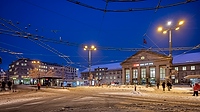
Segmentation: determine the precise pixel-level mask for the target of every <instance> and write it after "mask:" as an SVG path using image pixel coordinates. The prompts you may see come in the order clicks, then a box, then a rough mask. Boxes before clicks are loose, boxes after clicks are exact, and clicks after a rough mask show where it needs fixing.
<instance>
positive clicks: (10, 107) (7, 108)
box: [5, 106, 21, 109]
mask: <svg viewBox="0 0 200 112" xmlns="http://www.w3.org/2000/svg"><path fill="white" fill-rule="evenodd" d="M20 107H21V106H18V107H9V108H5V109H15V108H20Z"/></svg>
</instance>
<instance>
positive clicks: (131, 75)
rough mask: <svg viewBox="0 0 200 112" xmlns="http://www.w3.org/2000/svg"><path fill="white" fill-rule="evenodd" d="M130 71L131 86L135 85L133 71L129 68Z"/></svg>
mask: <svg viewBox="0 0 200 112" xmlns="http://www.w3.org/2000/svg"><path fill="white" fill-rule="evenodd" d="M129 69H130V85H132V84H133V69H132V67H130V68H129Z"/></svg>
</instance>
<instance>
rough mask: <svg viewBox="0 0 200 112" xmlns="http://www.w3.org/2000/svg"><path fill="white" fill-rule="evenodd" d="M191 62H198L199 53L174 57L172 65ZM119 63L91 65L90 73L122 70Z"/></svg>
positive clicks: (86, 70) (199, 60)
mask: <svg viewBox="0 0 200 112" xmlns="http://www.w3.org/2000/svg"><path fill="white" fill-rule="evenodd" d="M133 56H134V55H133ZM123 62H124V61H123ZM192 62H200V52H196V53H188V54H181V55H176V56H174V57H173V64H183V63H192ZM120 63H121V62H119V63H109V64H100V65H93V66H91V71H94V69H95V68H98V67H99V68H108V70H113V69H122V66H121V65H120ZM82 72H88V69H85V70H83V71H82Z"/></svg>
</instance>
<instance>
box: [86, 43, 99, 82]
mask: <svg viewBox="0 0 200 112" xmlns="http://www.w3.org/2000/svg"><path fill="white" fill-rule="evenodd" d="M84 50H85V51H86V50H87V51H88V72H89V80H90V85H92V79H93V75H92V73H91V65H92V61H91V60H92V51H95V50H97V48H96V47H95V46H94V45H92V46H90V47H88V46H84Z"/></svg>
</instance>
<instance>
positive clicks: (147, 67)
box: [81, 50, 200, 85]
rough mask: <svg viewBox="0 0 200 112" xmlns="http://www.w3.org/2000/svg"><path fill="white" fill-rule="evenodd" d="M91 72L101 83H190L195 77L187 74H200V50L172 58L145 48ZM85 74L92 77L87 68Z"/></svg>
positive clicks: (93, 67)
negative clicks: (122, 59)
mask: <svg viewBox="0 0 200 112" xmlns="http://www.w3.org/2000/svg"><path fill="white" fill-rule="evenodd" d="M91 73H92V75H93V79H94V80H95V79H100V84H104V83H105V84H111V83H113V82H116V83H119V84H122V85H127V84H128V85H133V84H140V85H143V84H150V85H155V84H157V83H162V82H163V81H171V82H172V83H173V84H188V83H190V82H191V81H192V80H194V79H186V78H185V77H186V76H188V75H200V52H198V53H188V54H181V55H177V56H174V57H173V59H172V58H171V57H169V56H167V55H163V54H160V53H157V52H152V51H145V50H141V51H138V52H137V53H136V54H134V55H132V56H131V57H129V58H127V59H126V60H124V61H123V62H121V63H111V64H104V65H95V66H92V69H91ZM81 77H82V78H83V79H85V80H87V79H88V70H87V69H86V70H84V71H83V72H81ZM97 81H98V80H97Z"/></svg>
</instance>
